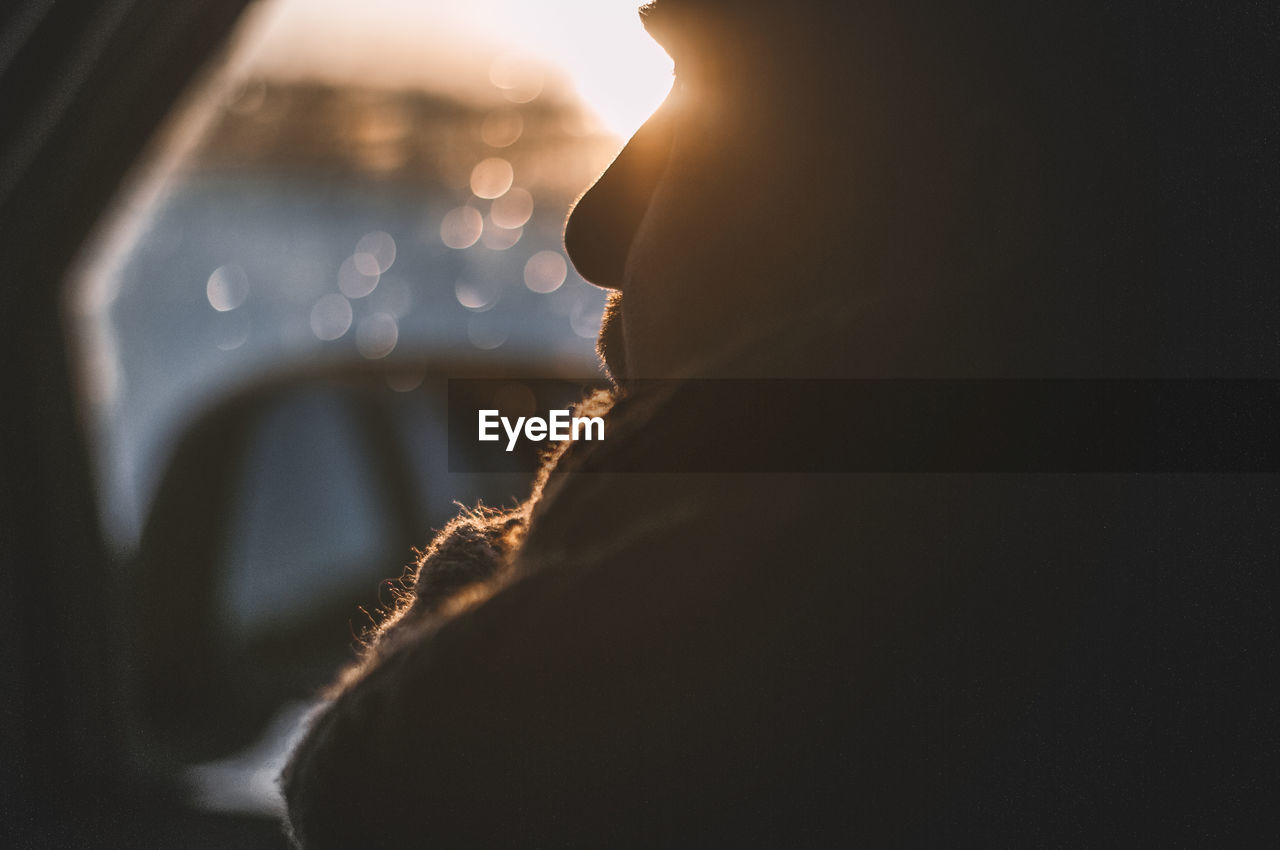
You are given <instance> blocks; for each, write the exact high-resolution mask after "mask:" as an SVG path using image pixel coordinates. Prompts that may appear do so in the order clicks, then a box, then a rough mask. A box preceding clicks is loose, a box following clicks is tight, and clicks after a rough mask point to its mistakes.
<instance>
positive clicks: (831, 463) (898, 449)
mask: <svg viewBox="0 0 1280 850" xmlns="http://www.w3.org/2000/svg"><path fill="white" fill-rule="evenodd" d="M584 391H585V387H584V385H581V384H578V385H575V384H571V383H567V382H563V381H543V380H493V379H485V380H451V381H450V382H449V417H450V425H449V463H450V470H451V471H453V472H513V471H522V470H532V469H533V468H534V467H535V466H536V464H537V459H538V457H539V456H540V454H541V453H542V452H544V451H546V449H547V448H548V446H549V445H550V444H551V443H552V442H556V441H558V440H563V439H569V440H574V441H576V442H582V443H590V444H591V445H589V446H585V445H584V446H577V447H575V448H574V455H575V464H574V468H575V469H577V470H580V471H583V472H663V473H711V472H715V473H735V472H738V473H746V472H770V473H775V472H776V473H786V472H803V473H842V472H877V473H884V472H952V473H961V472H965V473H970V472H1053V473H1064V472H1065V473H1106V472H1112V473H1116V472H1119V473H1125V472H1133V473H1137V472H1149V473H1173V472H1188V473H1191V472H1230V473H1240V472H1260V473H1274V472H1278V471H1280V381H1270V380H1034V381H1032V380H700V381H683V382H675V381H645V382H637V383H636V384H635V385H634V386H632V387H630V388H629V392H628V394H627V397H626V398H625V400H624V401H622V402H620V403H619V404H618V405H617V406H616V407H615V409H614V410H613V411H612V413H611V414H610V415H608V416H606V417H603V419H601V420H599V421H597V420H595V419H594V418H593V417H581V416H575V415H574V414H573V412H572V411H571V410H570V408H571V406H572V403H573V401H574V400H575V399H576V398H579V397H581V394H582V393H583V392H584Z"/></svg>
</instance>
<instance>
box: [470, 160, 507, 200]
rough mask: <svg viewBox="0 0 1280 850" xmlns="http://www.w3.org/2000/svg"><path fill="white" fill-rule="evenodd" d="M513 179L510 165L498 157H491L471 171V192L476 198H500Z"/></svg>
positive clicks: (477, 164)
mask: <svg viewBox="0 0 1280 850" xmlns="http://www.w3.org/2000/svg"><path fill="white" fill-rule="evenodd" d="M514 179H515V172H514V171H513V170H512V168H511V163H509V162H507V161H506V160H505V159H503V158H502V157H500V156H491V157H489V158H488V159H486V160H482V161H481V162H478V163H476V167H475V168H473V169H471V191H472V193H473V194H474V195H475V196H476V197H477V198H486V199H490V198H500V197H502V196H503V195H504V194H506V191H507V190H508V189H510V188H511V183H512V181H513V180H514Z"/></svg>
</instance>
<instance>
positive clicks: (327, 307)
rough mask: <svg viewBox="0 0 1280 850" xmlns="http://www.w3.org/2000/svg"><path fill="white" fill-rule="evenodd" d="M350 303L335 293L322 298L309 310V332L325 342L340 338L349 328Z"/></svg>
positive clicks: (350, 317)
mask: <svg viewBox="0 0 1280 850" xmlns="http://www.w3.org/2000/svg"><path fill="white" fill-rule="evenodd" d="M351 319H352V312H351V302H350V301H348V300H347V299H346V298H344V297H342V296H341V295H338V294H336V293H330V294H329V295H325V296H322V297H321V298H320V299H319V300H318V301H316V303H315V306H314V307H312V308H311V332H312V333H314V334H315V335H316V339H322V340H325V341H328V340H334V339H339V338H341V337H342V336H343V335H344V334H346V332H347V331H348V330H350V328H351Z"/></svg>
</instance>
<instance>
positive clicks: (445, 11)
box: [247, 0, 671, 137]
mask: <svg viewBox="0 0 1280 850" xmlns="http://www.w3.org/2000/svg"><path fill="white" fill-rule="evenodd" d="M638 5H639V4H638V2H637V0H547V2H544V3H537V4H530V3H527V2H520V0H471V2H468V3H465V4H460V3H446V2H441V0H434V2H424V0H369V2H364V3H359V4H352V3H348V2H344V0H278V2H272V3H268V4H266V5H265V6H264V7H262V8H261V9H260V10H258V12H257V13H256V16H257V26H255V27H252V28H250V32H249V34H248V38H250V39H251V40H252V41H253V42H254V43H253V45H252V49H251V50H250V51H248V59H247V65H248V69H249V70H254V71H260V72H262V73H265V74H268V75H276V76H280V75H286V76H301V77H310V78H319V79H326V80H333V81H350V80H360V81H362V82H365V83H370V82H372V83H377V84H382V85H387V86H413V87H422V88H429V89H447V90H451V91H453V92H456V93H460V94H473V95H474V94H478V93H479V91H478V90H479V89H480V88H482V87H483V86H485V85H492V86H495V87H498V88H500V89H503V90H505V91H507V92H509V98H508V99H511V100H514V101H516V102H523V100H522V98H524V99H529V98H531V97H536V96H537V95H538V94H539V93H540V91H541V89H542V85H543V82H542V79H541V77H542V74H543V69H546V72H547V73H549V74H550V75H551V76H552V77H553V78H558V79H553V80H549V81H547V83H548V85H553V84H554V83H556V82H559V83H560V84H561V85H563V86H565V87H567V88H569V89H571V90H572V91H573V92H575V93H576V94H577V95H578V97H579V98H580V99H581V101H582V103H583V104H584V105H585V106H586V107H587V108H588V109H589V110H590V111H591V112H592V113H593V114H594V115H595V116H596V117H597V118H598V119H599V121H600V122H601V124H602V125H603V126H604V127H605V128H606V129H607V130H608V131H610V132H612V133H614V134H616V135H618V136H620V137H626V136H629V135H630V134H631V133H632V132H634V131H635V129H636V128H637V127H639V126H640V124H642V123H643V122H644V120H645V118H647V117H648V115H649V114H650V113H651V112H652V111H653V110H654V109H655V108H657V106H658V105H659V104H660V103H661V102H662V99H663V97H665V95H666V93H667V91H668V89H669V88H670V86H671V60H670V59H669V58H668V57H667V55H666V54H665V53H664V52H663V51H662V49H661V48H660V47H659V46H658V45H657V44H655V43H654V42H653V41H652V40H651V39H650V38H649V36H648V35H646V34H645V32H644V29H643V28H642V27H641V25H640V22H639V19H638V16H637V14H636V10H637V6H638ZM521 74H524V75H525V77H524V78H523V79H521V78H520V75H521Z"/></svg>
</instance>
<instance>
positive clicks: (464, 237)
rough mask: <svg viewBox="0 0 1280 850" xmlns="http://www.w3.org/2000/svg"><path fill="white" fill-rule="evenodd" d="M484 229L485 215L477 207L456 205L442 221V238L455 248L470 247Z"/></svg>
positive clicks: (445, 242)
mask: <svg viewBox="0 0 1280 850" xmlns="http://www.w3.org/2000/svg"><path fill="white" fill-rule="evenodd" d="M483 231H484V216H482V215H480V210H478V209H476V208H475V207H455V208H454V209H451V210H449V212H447V213H445V216H444V220H443V221H441V222H440V239H441V240H442V241H443V242H444V244H446V245H448V246H449V247H450V248H453V249H455V250H459V251H460V250H462V249H464V248H470V247H471V246H472V245H474V244H476V242H477V241H479V239H480V234H481V233H482V232H483Z"/></svg>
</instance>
